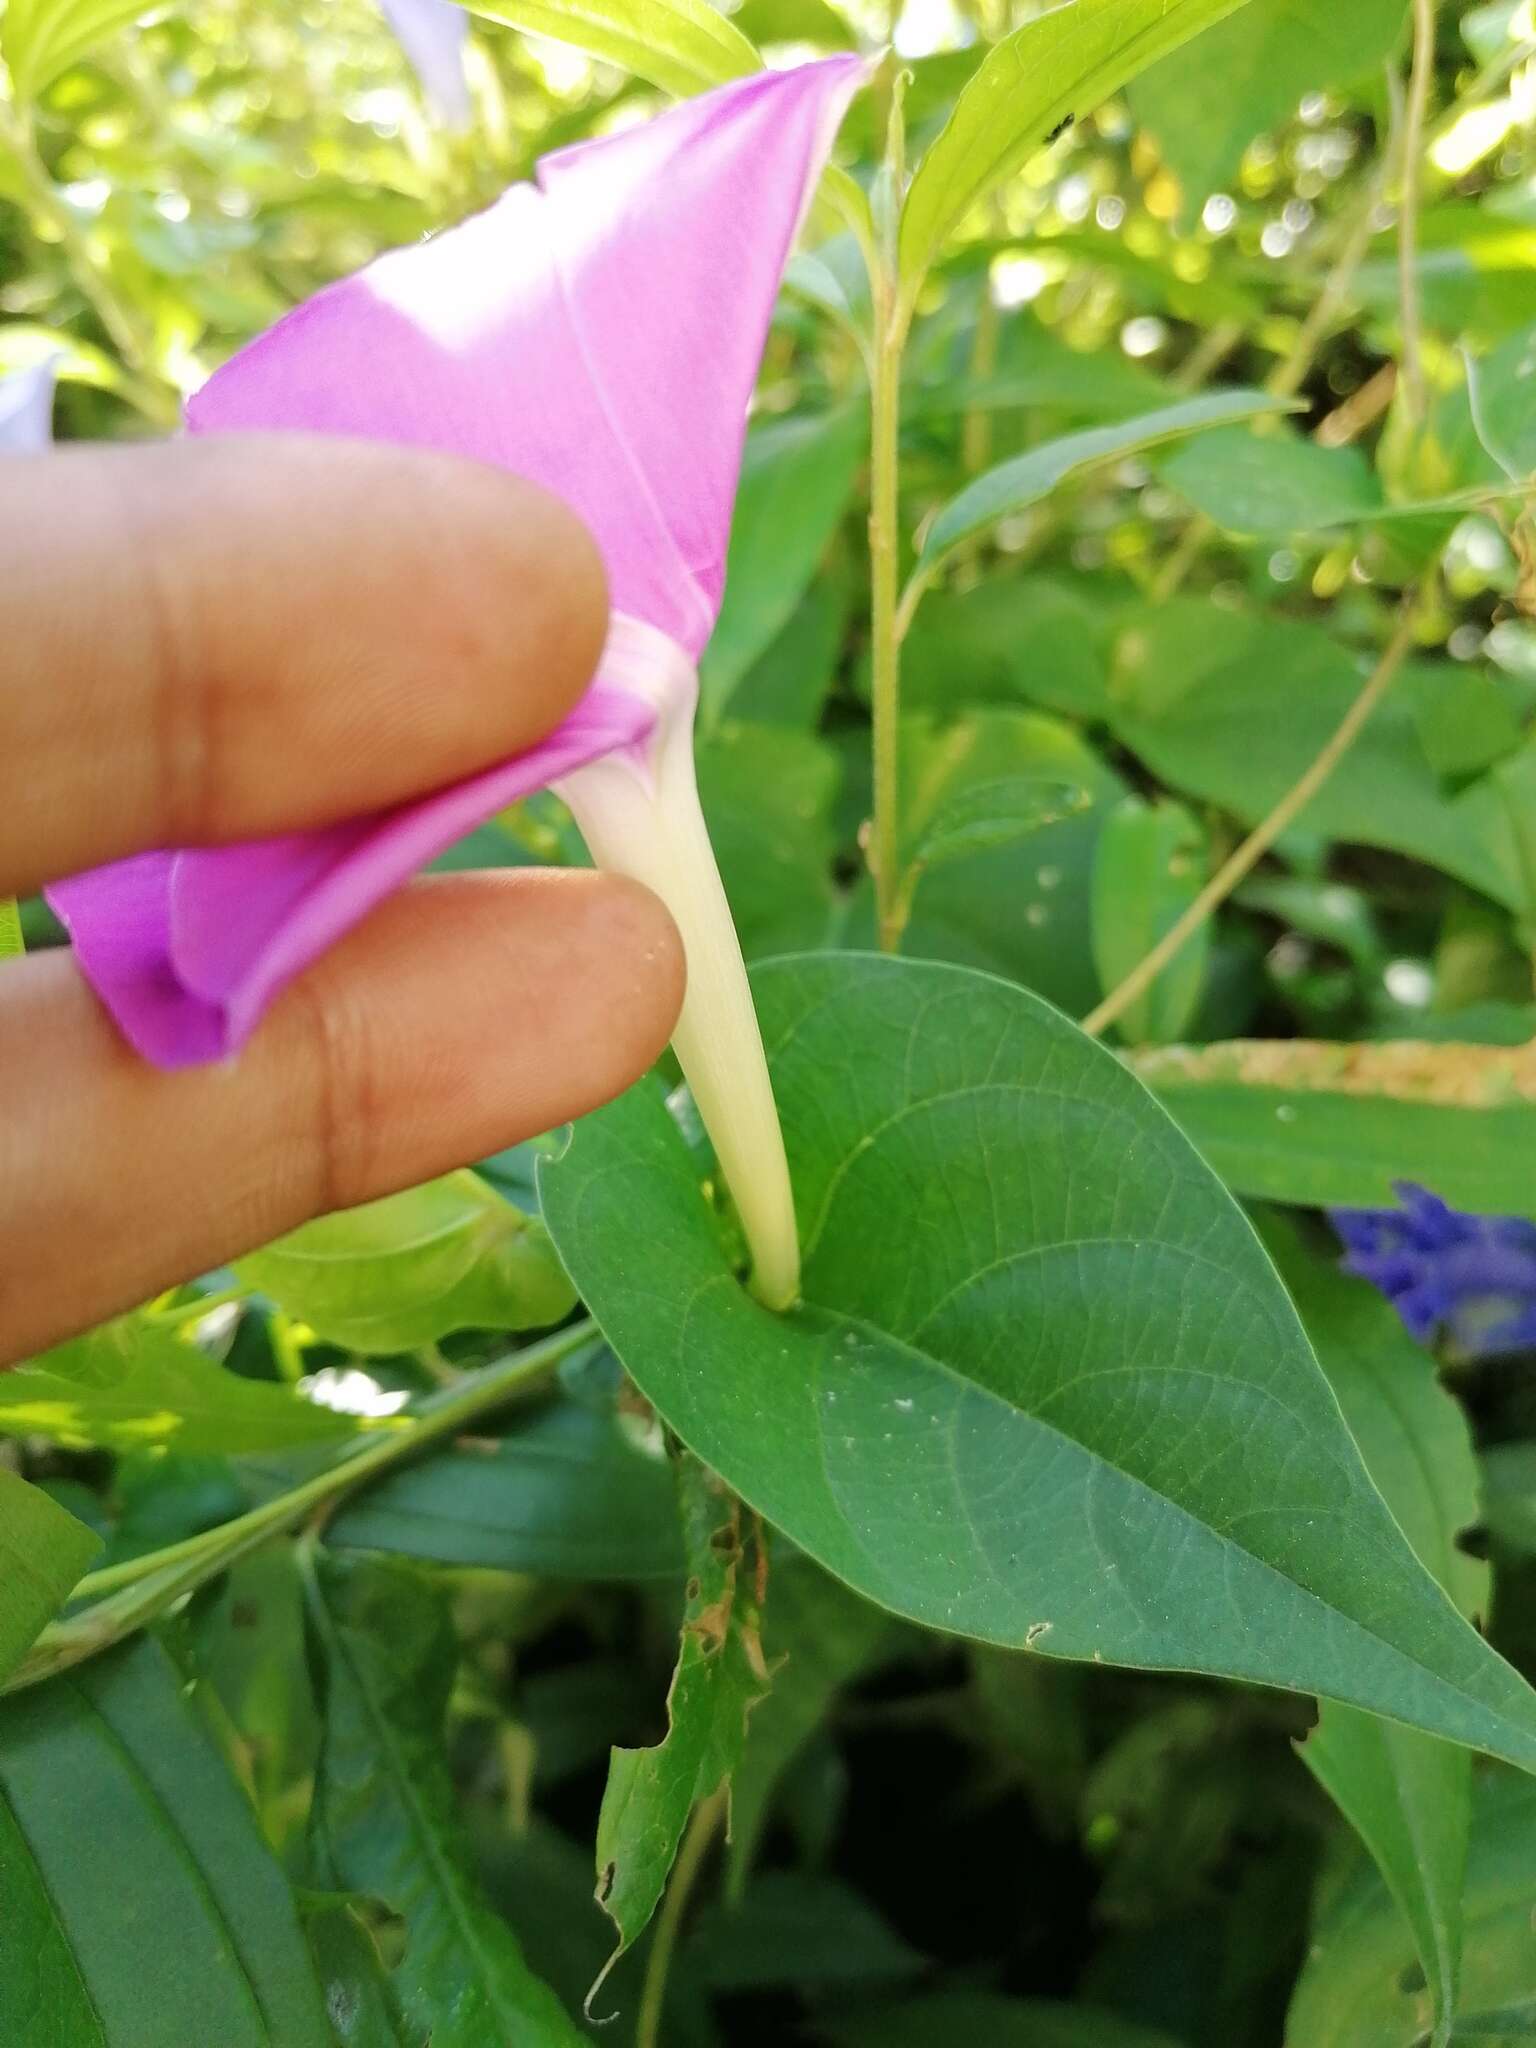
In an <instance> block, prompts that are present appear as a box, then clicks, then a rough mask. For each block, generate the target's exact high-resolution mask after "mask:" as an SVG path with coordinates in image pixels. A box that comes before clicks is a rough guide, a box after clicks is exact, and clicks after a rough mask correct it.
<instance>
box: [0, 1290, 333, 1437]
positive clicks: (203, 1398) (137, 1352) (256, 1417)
mask: <svg viewBox="0 0 1536 2048" xmlns="http://www.w3.org/2000/svg"><path fill="white" fill-rule="evenodd" d="M356 1429H357V1422H356V1420H355V1418H354V1417H352V1416H349V1415H338V1414H336V1413H334V1412H333V1411H332V1410H331V1409H329V1408H321V1407H318V1406H317V1405H316V1404H315V1403H314V1402H313V1401H306V1400H305V1399H304V1398H303V1396H302V1395H299V1394H295V1393H293V1392H291V1391H290V1390H289V1389H288V1388H287V1387H280V1386H277V1385H275V1384H274V1383H272V1382H270V1381H266V1380H249V1379H245V1378H243V1377H242V1376H241V1375H240V1374H238V1373H233V1372H227V1371H226V1370H225V1369H224V1367H223V1366H221V1365H218V1364H216V1363H215V1362H214V1360H213V1359H211V1358H210V1357H209V1356H208V1355H207V1353H206V1352H204V1351H200V1350H199V1349H198V1347H197V1345H196V1344H195V1343H194V1342H193V1341H192V1338H191V1336H190V1334H189V1333H188V1331H187V1330H186V1328H185V1327H184V1326H177V1327H170V1326H168V1325H167V1324H165V1323H163V1322H157V1321H156V1319H155V1318H154V1317H153V1316H152V1315H148V1314H144V1315H132V1316H122V1317H120V1318H119V1319H118V1320H117V1321H116V1322H113V1323H104V1324H103V1325H102V1326H101V1328H100V1329H98V1330H92V1331H91V1332H89V1334H88V1335H86V1336H84V1337H75V1338H72V1339H71V1340H70V1342H69V1343H67V1344H60V1345H58V1346H57V1347H56V1348H55V1349H54V1350H52V1351H45V1352H43V1353H42V1354H41V1355H40V1356H39V1357H38V1358H36V1359H34V1360H32V1361H31V1362H30V1363H29V1364H27V1365H24V1366H17V1367H16V1368H15V1369H14V1370H13V1371H11V1372H8V1373H6V1374H4V1375H3V1376H0V1433H4V1434H6V1435H9V1436H48V1437H53V1438H55V1439H56V1440H57V1441H58V1442H60V1443H64V1444H73V1445H89V1444H94V1445H98V1446H100V1447H101V1448H102V1449H104V1450H114V1451H132V1450H146V1449H148V1448H150V1447H151V1446H153V1445H156V1444H164V1445H174V1447H175V1448H176V1449H177V1450H178V1451H186V1452H199V1451H211V1452H220V1451H227V1452H231V1453H234V1452H241V1451H275V1450H282V1449H284V1448H286V1447H287V1446H289V1445H293V1444H309V1443H326V1442H332V1441H335V1440H336V1439H337V1438H340V1437H345V1436H351V1435H353V1434H354V1433H355V1432H356Z"/></svg>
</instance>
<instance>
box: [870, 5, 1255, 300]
mask: <svg viewBox="0 0 1536 2048" xmlns="http://www.w3.org/2000/svg"><path fill="white" fill-rule="evenodd" d="M1242 4H1243V0H1066V4H1065V5H1063V6H1060V7H1055V8H1052V9H1051V10H1050V11H1049V12H1047V13H1045V14H1042V15H1039V16H1038V17H1037V18H1036V19H1034V20H1032V21H1027V22H1025V24H1024V26H1023V27H1022V28H1019V29H1015V30H1014V32H1013V34H1012V35H1010V36H1007V37H1005V38H1004V40H1003V41H1002V42H1000V43H999V44H998V45H997V46H996V48H995V49H993V50H992V51H991V52H990V53H989V54H988V56H987V57H986V59H985V60H984V62H983V63H982V66H981V69H980V70H979V71H977V72H976V74H975V76H974V77H973V78H972V79H971V81H970V83H969V84H968V85H967V86H966V88H965V90H964V91H963V92H962V93H961V95H960V97H959V99H958V100H957V101H956V103H955V107H954V111H953V112H952V113H951V115H950V117H949V120H948V122H947V123H946V124H945V126H944V127H943V129H941V130H940V133H939V137H938V140H937V141H936V142H935V143H934V145H933V147H932V148H931V149H930V150H929V151H928V154H927V155H926V156H925V157H924V158H923V161H922V162H921V164H920V165H919V166H918V170H917V175H916V177H915V178H914V179H913V180H912V184H911V186H910V188H909V189H908V192H907V199H906V204H905V206H904V207H903V208H902V215H901V248H900V260H901V282H902V292H903V295H904V298H905V302H906V303H907V304H908V305H909V306H910V305H911V303H912V302H913V301H914V300H915V298H916V296H917V292H918V289H919V287H920V286H921V284H922V281H923V279H924V277H925V276H926V275H927V272H928V269H929V266H930V265H931V264H932V263H933V261H934V259H935V257H936V256H937V255H938V254H939V251H940V250H941V248H942V247H943V245H944V243H945V241H946V240H947V239H948V237H949V236H950V235H951V234H953V233H954V231H955V229H956V228H957V227H958V226H959V225H960V223H961V221H962V220H963V219H964V218H965V216H966V214H967V213H968V212H969V211H970V209H971V208H972V207H973V206H975V205H976V204H977V202H978V201H979V200H982V199H984V198H985V197H986V196H987V194H988V193H989V192H991V191H992V190H993V189H994V188H995V187H996V186H998V185H1000V184H1001V183H1002V181H1003V180H1004V179H1005V178H1007V177H1009V176H1011V174H1012V173H1013V172H1014V171H1016V170H1017V169H1018V168H1019V166H1020V165H1021V164H1022V163H1023V162H1024V161H1025V159H1026V158H1027V157H1028V156H1030V155H1031V154H1032V153H1033V151H1034V150H1036V149H1037V148H1039V146H1040V144H1041V143H1042V142H1044V141H1045V140H1046V139H1047V137H1048V136H1050V135H1051V134H1052V133H1053V131H1054V130H1055V129H1057V128H1058V127H1060V125H1061V123H1062V122H1063V121H1068V120H1074V119H1076V120H1080V119H1081V118H1082V117H1083V116H1084V115H1085V114H1091V113H1092V112H1093V110H1094V109H1095V107H1097V106H1098V105H1099V104H1100V102H1101V101H1103V100H1106V99H1107V98H1108V97H1109V95H1110V94H1111V93H1112V92H1116V91H1118V90H1119V88H1120V87H1121V86H1123V85H1125V84H1127V83H1129V81H1130V80H1131V79H1133V78H1134V77H1135V76H1136V75H1137V73H1138V72H1141V71H1145V70H1146V68H1147V66H1148V65H1149V64H1155V63H1156V61H1157V60H1158V58H1159V57H1165V56H1166V55H1167V54H1168V53H1169V51H1170V50H1176V49H1177V48H1178V47H1179V45H1180V44H1181V43H1184V42H1187V41H1188V40H1189V38H1190V37H1191V36H1193V35H1197V34H1198V33H1199V32H1200V30H1201V29H1203V28H1209V27H1210V25H1211V23H1212V22H1215V21H1220V20H1221V18H1222V16H1223V15H1227V14H1231V13H1233V12H1234V11H1235V10H1236V9H1237V8H1238V7H1239V6H1241V5H1242Z"/></svg>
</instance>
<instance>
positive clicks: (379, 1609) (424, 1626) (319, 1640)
mask: <svg viewBox="0 0 1536 2048" xmlns="http://www.w3.org/2000/svg"><path fill="white" fill-rule="evenodd" d="M308 1591H309V1598H308V1603H307V1610H308V1621H309V1628H310V1634H311V1638H312V1641H313V1645H314V1653H315V1659H316V1664H317V1668H318V1670H319V1672H320V1675H321V1687H322V1692H323V1697H324V1706H325V1732H324V1737H323V1742H322V1746H321V1753H320V1765H319V1769H318V1771H317V1774H316V1781H315V1798H314V1806H313V1809H312V1820H311V1826H312V1833H313V1838H314V1844H315V1851H316V1855H317V1857H318V1858H319V1859H320V1861H321V1864H322V1867H323V1868H324V1869H325V1870H326V1872H327V1873H328V1876H329V1878H330V1881H331V1882H333V1883H334V1884H335V1885H337V1886H338V1887H339V1888H341V1889H344V1890H348V1891H354V1892H360V1893H366V1894H368V1895H370V1896H372V1897H375V1898H379V1899H382V1900H383V1901H384V1903H385V1904H386V1905H388V1906H390V1907H392V1908H393V1910H394V1911H395V1912H397V1913H399V1914H400V1915H401V1917H402V1918H403V1919H404V1921H405V1952H404V1954H403V1956H402V1957H401V1960H400V1963H399V1966H398V1968H397V1970H396V1972H395V1979H394V1988H395V1991H396V1994H397V1996H398V1998H399V2001H400V2005H401V2007H402V2009H403V2011H404V2013H405V2015H406V2018H407V2021H408V2022H409V2024H410V2025H411V2027H412V2028H413V2029H414V2030H415V2031H416V2033H417V2034H418V2035H422V2036H430V2038H431V2041H432V2048H486V2044H487V2043H488V2042H491V2041H509V2042H516V2043H517V2044H518V2048H525V2044H526V2048H571V2044H574V2043H575V2042H578V2041H580V2040H581V2039H582V2038H583V2037H582V2035H581V2034H580V2033H579V2032H578V2030H577V2028H576V2027H575V2026H574V2024H573V2023H572V2022H571V2020H570V2019H569V2018H568V2017H567V2015H566V2014H565V2012H564V2010H563V2009H562V2008H561V2006H560V2004H559V2002H558V2000H557V1999H556V1998H555V1996H554V1994H553V1993H552V1992H551V1991H549V1990H548V1989H547V1987H546V1986H545V1985H543V1984H541V1983H540V1982H539V1980H538V1979H537V1978H536V1977H535V1976H534V1975H533V1974H532V1972H531V1971H530V1970H529V1968H528V1966H527V1964H526V1963H525V1962H524V1961H523V1957H522V1952H521V1950H520V1949H519V1948H518V1945H517V1942H516V1941H515V1940H514V1938H513V1935H512V1931H511V1929H510V1928H509V1927H507V1925H506V1924H505V1922H503V1921H502V1920H500V1919H498V1918H497V1916H496V1914H495V1913H494V1912H493V1911H492V1910H491V1908H490V1906H489V1905H487V1903H486V1901H485V1900H484V1898H483V1897H482V1896H481V1894H480V1891H479V1888H478V1886H477V1885H476V1883H475V1881H474V1879H473V1878H472V1877H471V1876H470V1874H469V1871H468V1868H467V1865H466V1862H465V1859H464V1855H463V1851H462V1848H461V1844H460V1841H459V1835H458V1823H457V1820H456V1817H455V1814H454V1808H453V1786H452V1781H451V1779H450V1777H449V1774H448V1762H447V1758H446V1756H445V1755H444V1751H443V1739H442V1738H443V1716H444V1713H445V1710H446V1708H447V1704H448V1694H449V1690H450V1688H451V1686H452V1684H453V1673H454V1666H455V1663H456V1661H457V1656H456V1645H455V1643H454V1638H453V1630H452V1627H451V1625H450V1622H449V1618H448V1610H447V1605H446V1602H445V1600H444V1598H443V1597H442V1595H441V1594H440V1593H439V1592H438V1591H437V1590H436V1588H435V1587H434V1586H433V1585H432V1583H431V1582H430V1581H429V1580H428V1579H427V1578H426V1577H425V1576H424V1575H423V1574H422V1573H421V1572H419V1571H418V1570H416V1569H415V1568H413V1567H411V1566H408V1565H402V1564H397V1563H385V1562H382V1561H374V1560H371V1559H362V1558H358V1559H347V1560H338V1559H335V1558H330V1557H326V1556H324V1555H321V1556H319V1557H317V1558H316V1559H315V1561H314V1563H313V1567H312V1569H311V1572H310V1576H309V1586H308Z"/></svg>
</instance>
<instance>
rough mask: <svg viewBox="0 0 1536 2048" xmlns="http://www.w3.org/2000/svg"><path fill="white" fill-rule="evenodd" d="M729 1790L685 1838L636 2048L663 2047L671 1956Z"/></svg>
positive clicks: (654, 1950) (651, 1965)
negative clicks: (663, 2011)
mask: <svg viewBox="0 0 1536 2048" xmlns="http://www.w3.org/2000/svg"><path fill="white" fill-rule="evenodd" d="M729 1790H730V1786H729V1782H727V1783H726V1784H723V1785H721V1786H720V1788H719V1789H718V1791H715V1792H712V1793H711V1794H710V1796H709V1797H708V1798H707V1799H706V1800H704V1802H703V1803H702V1804H701V1805H700V1806H698V1807H696V1808H695V1809H694V1815H693V1819H692V1820H691V1821H689V1823H688V1832H687V1834H685V1835H684V1837H683V1846H682V1847H681V1849H679V1850H678V1852H677V1861H676V1863H675V1864H674V1865H673V1866H672V1877H671V1881H670V1882H669V1884H668V1885H667V1896H666V1898H665V1899H664V1900H663V1901H662V1906H661V1912H660V1913H659V1915H658V1916H657V1920H656V1933H655V1936H654V1938H653V1940H652V1942H651V1952H650V1954H649V1955H648V1956H647V1957H646V1961H645V1983H644V1985H643V1986H642V1987H641V1992H640V2011H639V2015H638V2017H637V2018H636V2020H635V2048H658V2044H659V2043H660V2040H661V2014H662V2008H663V2006H664V2005H665V2004H666V2001H667V1974H668V1972H669V1970H670V1969H671V1967H672V1954H673V1951H674V1950H675V1949H676V1947H677V1937H678V1932H679V1930H680V1929H681V1927H682V1924H683V1914H684V1912H685V1910H686V1909H687V1905H688V1901H689V1899H690V1898H691V1897H692V1895H693V1888H694V1886H695V1884H697V1882H698V1878H699V1872H700V1871H701V1870H702V1869H703V1867H704V1859H705V1857H706V1856H707V1855H708V1854H709V1849H710V1845H711V1843H712V1842H713V1841H714V1839H715V1830H716V1828H717V1827H718V1826H719V1825H720V1822H721V1819H722V1817H723V1816H724V1813H725V1802H726V1797H727V1794H728V1792H729Z"/></svg>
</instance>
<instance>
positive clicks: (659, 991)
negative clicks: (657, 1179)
mask: <svg viewBox="0 0 1536 2048" xmlns="http://www.w3.org/2000/svg"><path fill="white" fill-rule="evenodd" d="M587 915H588V918H589V921H590V927H591V929H590V932H589V935H588V941H587V942H588V943H589V944H590V945H591V947H592V950H593V953H594V955H595V956H596V957H598V958H600V959H602V960H603V961H604V962H605V963H606V972H605V989H604V998H603V1000H604V1008H605V1011H606V1013H607V1014H606V1021H607V1022H608V1023H609V1024H610V1025H611V1027H612V1038H611V1042H612V1043H613V1044H614V1046H615V1047H616V1048H617V1049H618V1050H619V1052H620V1055H621V1062H622V1065H623V1068H624V1072H623V1073H621V1075H620V1078H619V1079H618V1081H617V1083H616V1085H615V1086H614V1087H613V1088H611V1089H610V1090H609V1094H610V1095H616V1094H617V1093H618V1092H619V1090H620V1089H622V1088H625V1087H627V1086H628V1085H629V1082H630V1081H632V1080H633V1079H635V1077H636V1076H637V1075H639V1074H642V1073H644V1072H645V1070H646V1069H647V1068H648V1067H650V1066H652V1065H653V1064H654V1063H655V1061H656V1060H657V1059H658V1058H659V1057H660V1055H661V1054H662V1052H663V1051H664V1050H665V1049H666V1045H667V1042H668V1040H669V1039H670V1038H671V1036H672V1033H673V1030H674V1029H675V1027H676V1024H677V1019H678V1013H679V1011H680V1010H681V1009H682V1007H683V996H684V994H685V992H686V989H687V982H688V968H687V961H686V958H685V956H684V952H683V941H682V935H681V934H680V933H679V931H678V929H677V926H676V925H675V924H674V923H673V921H672V914H671V912H670V911H669V910H668V909H667V907H666V905H665V904H664V903H663V902H662V900H661V898H660V897H659V896H658V895H657V894H656V893H655V891H654V890H652V889H648V888H647V887H646V886H645V884H644V883H643V882H637V881H634V880H632V879H631V877H629V876H628V875H613V874H600V875H594V876H593V877H592V878H591V882H590V884H589V886H588V889H587ZM600 1099H601V1100H604V1101H606V1100H607V1099H608V1096H607V1095H605V1096H603V1097H601V1098H600Z"/></svg>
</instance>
